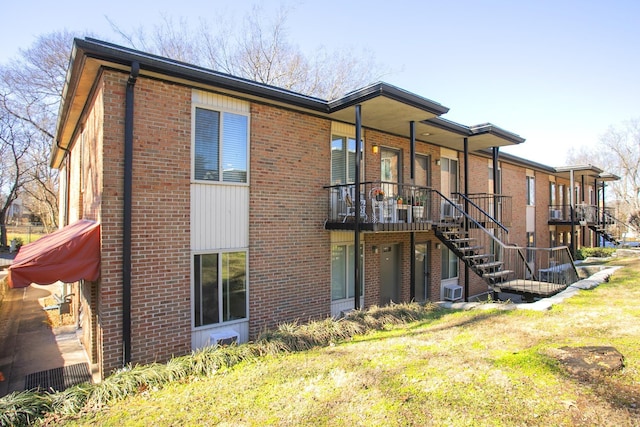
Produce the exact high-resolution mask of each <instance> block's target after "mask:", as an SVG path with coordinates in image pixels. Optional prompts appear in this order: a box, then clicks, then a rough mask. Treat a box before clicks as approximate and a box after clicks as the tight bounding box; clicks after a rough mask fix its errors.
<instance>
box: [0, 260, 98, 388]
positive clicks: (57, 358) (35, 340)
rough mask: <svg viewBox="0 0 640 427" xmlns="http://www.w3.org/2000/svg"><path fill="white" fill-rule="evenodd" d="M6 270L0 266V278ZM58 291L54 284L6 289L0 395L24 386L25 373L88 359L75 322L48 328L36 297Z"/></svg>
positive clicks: (0, 329)
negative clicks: (70, 324)
mask: <svg viewBox="0 0 640 427" xmlns="http://www.w3.org/2000/svg"><path fill="white" fill-rule="evenodd" d="M5 276H6V270H0V280H2V279H4V277H5ZM53 292H58V287H57V285H49V286H40V285H31V286H28V287H26V288H23V289H8V290H7V293H6V294H5V297H4V300H3V301H2V303H1V305H0V372H2V376H0V397H2V396H4V395H6V394H9V393H11V392H13V391H22V390H24V385H25V378H26V377H27V375H29V374H33V373H35V372H40V371H44V370H48V369H54V368H59V367H63V366H69V365H74V364H77V363H84V362H86V363H88V362H89V359H88V357H87V354H86V352H85V351H84V348H83V347H82V344H81V343H80V340H79V339H78V336H77V334H76V328H75V326H63V327H60V328H55V329H52V328H51V327H50V326H49V325H48V324H47V315H46V313H45V312H44V310H43V309H42V305H41V304H40V303H39V301H38V299H39V298H44V297H47V296H49V295H50V294H51V293H53Z"/></svg>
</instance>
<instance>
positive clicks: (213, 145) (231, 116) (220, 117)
mask: <svg viewBox="0 0 640 427" xmlns="http://www.w3.org/2000/svg"><path fill="white" fill-rule="evenodd" d="M248 135H249V118H248V117H247V116H246V115H242V114H235V113H229V112H220V111H214V110H208V109H204V108H196V111H195V153H194V166H193V170H194V178H195V179H196V180H203V181H224V182H243V183H246V182H247V152H248V141H249V137H248Z"/></svg>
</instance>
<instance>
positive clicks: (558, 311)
mask: <svg viewBox="0 0 640 427" xmlns="http://www.w3.org/2000/svg"><path fill="white" fill-rule="evenodd" d="M622 264H624V266H625V267H624V268H623V269H621V270H618V271H617V272H616V273H615V274H614V275H613V276H612V277H611V279H610V281H609V282H608V283H603V284H602V285H600V286H599V287H597V288H595V289H592V290H589V291H581V292H579V293H578V294H577V295H576V296H574V297H572V298H569V299H567V300H565V301H564V302H562V303H561V304H559V305H556V306H553V308H552V309H551V310H548V311H545V312H538V311H530V310H479V309H475V310H468V311H452V310H444V309H438V310H437V311H436V312H435V313H434V315H433V316H432V317H431V318H430V319H428V320H423V321H419V322H413V323H409V324H404V325H401V326H397V325H396V326H390V327H387V328H385V330H382V331H377V332H371V333H369V334H366V335H361V336H357V337H355V338H353V339H351V340H349V341H346V342H338V343H335V344H333V345H330V346H327V347H323V348H318V349H314V350H309V351H304V352H299V353H293V354H282V355H277V356H265V357H259V358H255V359H251V360H249V361H245V362H242V363H240V364H238V365H235V366H234V367H232V368H229V369H224V370H219V371H217V372H216V373H214V374H212V375H209V376H207V377H190V378H188V379H184V380H182V381H179V382H173V383H169V384H168V385H166V386H165V387H163V388H160V389H146V390H141V391H140V392H139V393H137V394H135V395H132V396H130V397H128V398H126V399H125V400H122V401H119V402H116V403H115V404H112V405H110V406H109V407H108V408H104V409H102V410H100V411H99V412H97V413H88V414H85V415H84V417H83V418H79V419H76V420H70V419H67V420H60V419H58V420H57V421H56V422H57V423H63V424H65V425H101V426H122V425H126V426H151V425H163V426H168V425H175V426H178V425H179V426H183V425H190V426H195V425H220V426H268V425H275V426H318V425H331V426H374V425H375V426H442V425H446V426H513V425H526V426H594V425H597V426H638V425H640V408H639V407H638V405H640V286H639V283H640V261H638V260H637V259H635V260H630V259H628V260H618V261H616V265H622ZM566 346H568V347H578V346H613V347H615V348H616V349H617V350H618V351H619V352H620V353H622V354H623V355H624V357H625V360H624V363H625V366H624V368H623V369H622V370H620V371H616V372H614V373H606V374H596V371H593V374H592V375H588V376H584V375H583V376H575V375H572V374H570V373H569V372H568V371H567V370H566V369H565V368H564V367H563V365H562V364H561V363H560V362H558V360H557V359H556V358H554V357H553V355H554V354H556V353H557V352H558V351H559V349H560V348H563V347H566Z"/></svg>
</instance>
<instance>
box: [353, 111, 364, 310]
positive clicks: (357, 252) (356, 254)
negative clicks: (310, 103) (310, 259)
mask: <svg viewBox="0 0 640 427" xmlns="http://www.w3.org/2000/svg"><path fill="white" fill-rule="evenodd" d="M361 114H362V113H361V106H360V105H359V104H358V105H356V191H355V198H356V200H355V209H356V224H355V227H354V233H355V236H354V244H355V248H354V251H353V252H354V258H355V259H354V260H353V267H354V268H353V270H354V272H355V283H354V288H355V294H354V295H353V301H354V302H353V308H354V309H355V310H359V309H360V275H361V274H362V273H361V272H360V159H361V157H362V149H361V140H362V119H361Z"/></svg>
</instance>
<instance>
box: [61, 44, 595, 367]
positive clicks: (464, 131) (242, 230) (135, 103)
mask: <svg viewBox="0 0 640 427" xmlns="http://www.w3.org/2000/svg"><path fill="white" fill-rule="evenodd" d="M447 111H448V108H447V107H444V106H443V105H441V104H439V103H437V102H434V101H431V100H429V99H426V98H423V97H421V96H418V95H416V94H413V93H410V92H407V91H404V90H402V89H400V88H397V87H394V86H391V85H388V84H385V83H377V84H373V85H371V86H368V87H365V88H362V89H360V90H357V91H354V92H351V93H349V94H348V95H346V96H344V97H343V98H340V99H336V100H332V101H325V100H321V99H317V98H313V97H309V96H305V95H301V94H299V93H294V92H290V91H287V90H283V89H280V88H276V87H271V86H266V85H263V84H259V83H256V82H253V81H248V80H245V79H241V78H237V77H234V76H231V75H226V74H222V73H218V72H213V71H210V70H207V69H204V68H200V67H197V66H193V65H189V64H185V63H181V62H178V61H174V60H170V59H167V58H162V57H158V56H155V55H151V54H147V53H143V52H139V51H135V50H132V49H128V48H124V47H121V46H116V45H113V44H109V43H105V42H102V41H98V40H92V39H86V40H79V39H78V40H75V42H74V46H73V53H72V57H71V63H70V69H69V72H68V75H67V82H66V85H65V90H64V94H63V100H62V105H61V109H60V115H59V121H58V127H57V133H56V140H55V144H54V145H53V150H52V156H51V165H52V166H53V167H56V168H59V169H60V171H61V174H60V176H61V185H60V186H61V189H60V190H61V203H60V206H61V212H60V223H61V224H65V225H69V227H73V224H75V223H77V221H78V220H81V219H82V220H90V221H94V222H95V223H97V224H99V226H100V227H99V228H100V243H99V245H96V247H95V248H93V249H91V250H89V249H87V250H86V251H85V255H89V253H88V252H92V254H93V255H95V256H97V257H99V260H100V274H99V278H98V279H97V280H93V281H90V280H86V279H87V278H84V279H85V280H81V281H80V282H79V283H78V284H77V287H78V292H77V294H78V295H79V298H78V300H77V302H76V311H77V312H78V313H81V316H80V324H81V327H82V336H83V342H84V344H85V346H86V347H87V349H88V350H89V354H90V357H91V359H92V362H93V363H96V364H98V366H99V368H100V370H101V372H102V374H103V375H107V374H109V373H110V372H111V371H112V370H113V369H116V368H119V367H122V366H123V365H124V364H127V363H147V362H153V361H163V360H167V359H168V358H170V357H171V356H174V355H180V354H185V353H188V352H189V351H191V350H193V349H197V348H200V347H203V346H205V345H209V344H212V343H213V342H214V341H215V340H216V339H218V338H224V337H229V336H236V337H237V338H238V339H239V340H240V341H241V342H245V341H248V340H250V339H252V338H255V337H256V336H257V335H258V333H259V332H261V331H262V330H264V329H265V328H272V327H274V326H276V325H277V324H278V323H281V322H287V321H293V320H298V319H301V320H307V319H318V318H324V317H327V316H340V315H341V314H342V313H343V312H344V311H347V310H350V309H353V308H366V307H369V306H372V305H376V304H378V305H379V304H388V303H390V302H404V301H410V300H416V301H439V300H443V299H448V300H458V299H470V298H474V297H482V296H483V295H486V294H487V293H490V292H515V293H521V294H523V295H527V296H531V295H542V296H544V295H548V294H550V293H554V292H557V291H558V289H561V287H562V286H566V284H567V280H568V279H567V278H566V277H565V275H564V273H563V271H564V268H560V270H558V271H559V272H558V271H556V270H554V269H557V268H559V267H560V266H563V265H564V266H566V265H569V263H571V258H570V256H569V251H568V249H567V247H566V246H568V243H569V240H570V238H569V237H561V236H564V235H565V233H568V232H569V230H567V229H564V228H563V227H570V225H567V224H562V225H561V224H555V223H553V224H552V222H551V221H552V220H553V219H554V218H555V217H552V218H550V216H549V215H550V212H552V211H555V210H556V205H558V206H564V205H565V204H568V203H567V200H566V197H567V196H566V195H565V193H564V191H565V190H562V192H561V191H560V186H561V185H565V186H566V183H565V181H566V179H565V174H566V171H558V170H556V169H554V168H551V167H548V166H544V165H540V164H536V163H533V162H529V161H527V160H524V159H520V158H517V157H515V156H509V155H506V154H503V153H501V152H500V150H499V149H500V147H504V146H508V145H512V144H520V143H523V142H524V139H523V138H521V137H520V136H518V135H516V134H514V133H512V132H508V131H505V130H504V129H501V128H499V127H496V126H494V125H491V124H482V125H478V126H466V125H462V124H458V123H454V122H452V121H449V120H446V119H444V118H442V117H441V116H442V115H444V114H445V113H446V112H447ZM592 172H593V173H596V172H597V174H598V175H599V173H600V172H601V171H599V172H598V170H596V169H595V168H594V169H593V171H592ZM599 182H600V183H601V182H602V181H599ZM591 184H593V185H595V186H597V185H598V184H597V183H596V181H595V180H592V181H591V182H589V185H591ZM565 188H566V187H565ZM594 188H595V187H594ZM595 192H596V191H595V190H594V193H595ZM560 194H563V195H562V196H561V195H560ZM580 200H586V199H584V198H582V199H580ZM592 200H595V199H593V198H592ZM596 204H597V203H596ZM578 221H579V220H578ZM569 234H571V233H569ZM590 243H593V241H591V242H590ZM563 245H566V246H563ZM556 246H557V247H556ZM571 266H572V264H571ZM571 270H572V271H574V269H573V267H571ZM540 283H543V285H544V286H541V285H540ZM532 284H535V286H536V287H535V288H531V287H530V286H533V285H532ZM527 286H529V287H527Z"/></svg>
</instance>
